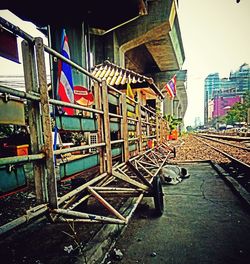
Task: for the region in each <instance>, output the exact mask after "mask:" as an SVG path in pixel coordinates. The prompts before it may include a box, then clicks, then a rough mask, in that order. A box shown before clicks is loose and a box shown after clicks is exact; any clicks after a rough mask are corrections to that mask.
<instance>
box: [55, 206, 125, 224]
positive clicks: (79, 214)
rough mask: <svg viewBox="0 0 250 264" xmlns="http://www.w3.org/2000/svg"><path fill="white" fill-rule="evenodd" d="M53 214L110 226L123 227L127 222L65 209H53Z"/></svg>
mask: <svg viewBox="0 0 250 264" xmlns="http://www.w3.org/2000/svg"><path fill="white" fill-rule="evenodd" d="M52 212H53V213H57V214H60V215H67V216H73V217H78V218H85V219H88V220H90V222H91V221H94V222H96V221H99V222H103V223H111V224H123V225H125V224H126V223H127V221H123V220H120V219H114V218H111V217H106V216H101V215H95V214H87V213H82V212H76V211H71V210H67V209H54V210H53V211H52Z"/></svg>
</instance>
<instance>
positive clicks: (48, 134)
mask: <svg viewBox="0 0 250 264" xmlns="http://www.w3.org/2000/svg"><path fill="white" fill-rule="evenodd" d="M35 50H36V59H37V70H38V83H39V88H40V93H41V111H42V124H43V136H44V152H45V156H46V157H45V161H46V169H47V185H48V201H49V206H50V207H51V208H57V185H56V175H55V163H54V153H53V139H52V128H51V120H50V109H49V95H48V86H47V78H46V68H45V59H44V46H43V40H42V38H35Z"/></svg>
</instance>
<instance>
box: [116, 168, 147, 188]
mask: <svg viewBox="0 0 250 264" xmlns="http://www.w3.org/2000/svg"><path fill="white" fill-rule="evenodd" d="M112 174H113V175H114V176H115V177H117V178H118V179H120V180H123V181H125V182H127V183H129V184H131V185H134V186H136V187H138V188H140V189H142V190H145V191H147V190H148V189H149V187H148V186H147V185H144V184H142V183H140V182H137V181H135V180H133V179H131V178H129V177H126V176H124V175H123V174H121V173H119V172H117V171H115V170H113V171H112Z"/></svg>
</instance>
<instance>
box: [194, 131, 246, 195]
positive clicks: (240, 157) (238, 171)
mask: <svg viewBox="0 0 250 264" xmlns="http://www.w3.org/2000/svg"><path fill="white" fill-rule="evenodd" d="M195 138H196V139H197V140H199V141H200V142H202V143H203V144H204V145H206V146H208V147H210V148H212V149H213V150H215V151H216V152H219V153H220V154H222V155H223V156H225V157H226V158H227V159H228V160H229V161H230V162H228V163H227V164H221V165H223V167H224V169H226V171H227V172H229V174H230V175H231V176H232V177H234V178H235V179H236V180H237V181H238V183H239V184H241V185H242V186H243V187H244V188H245V189H246V190H247V191H248V192H250V178H249V175H250V164H249V163H250V155H249V149H244V148H241V147H239V146H234V145H231V144H230V145H229V147H230V150H231V152H230V150H229V149H228V148H227V149H225V146H224V145H225V143H226V142H221V141H218V140H214V139H211V138H208V137H204V136H197V135H196V136H195ZM211 141H212V142H213V143H212V144H211ZM215 144H216V146H215ZM227 145H228V144H227ZM232 149H234V150H233V152H234V153H233V154H232ZM235 149H236V151H237V154H235Z"/></svg>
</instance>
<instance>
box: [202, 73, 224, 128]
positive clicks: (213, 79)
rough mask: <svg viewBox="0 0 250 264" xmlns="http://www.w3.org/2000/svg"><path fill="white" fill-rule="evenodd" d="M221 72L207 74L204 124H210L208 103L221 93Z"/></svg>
mask: <svg viewBox="0 0 250 264" xmlns="http://www.w3.org/2000/svg"><path fill="white" fill-rule="evenodd" d="M220 89H221V85H220V77H219V73H212V74H209V75H208V76H207V78H206V79H205V84H204V125H205V126H207V125H208V108H209V107H208V105H209V102H210V101H211V100H212V99H213V98H214V96H215V95H217V94H219V93H220Z"/></svg>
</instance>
